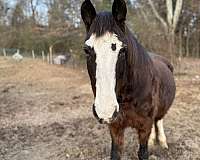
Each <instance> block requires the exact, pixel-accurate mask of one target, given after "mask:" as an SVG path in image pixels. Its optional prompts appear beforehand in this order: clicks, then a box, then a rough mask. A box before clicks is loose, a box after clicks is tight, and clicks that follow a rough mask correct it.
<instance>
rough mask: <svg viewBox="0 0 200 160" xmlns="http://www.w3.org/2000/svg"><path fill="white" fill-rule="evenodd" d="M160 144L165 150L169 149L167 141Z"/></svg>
mask: <svg viewBox="0 0 200 160" xmlns="http://www.w3.org/2000/svg"><path fill="white" fill-rule="evenodd" d="M159 144H160V146H161V147H162V148H163V149H169V147H168V144H167V142H166V141H160V142H159Z"/></svg>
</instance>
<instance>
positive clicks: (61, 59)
mask: <svg viewBox="0 0 200 160" xmlns="http://www.w3.org/2000/svg"><path fill="white" fill-rule="evenodd" d="M66 60H67V58H66V56H65V55H59V56H57V57H56V58H54V59H53V63H54V64H59V65H61V64H64V63H65V61H66Z"/></svg>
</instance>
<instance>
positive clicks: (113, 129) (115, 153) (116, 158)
mask: <svg viewBox="0 0 200 160" xmlns="http://www.w3.org/2000/svg"><path fill="white" fill-rule="evenodd" d="M109 128H110V134H111V138H112V146H111V147H112V148H111V160H120V159H121V155H122V150H123V144H124V129H123V128H121V127H119V126H112V125H111V126H109Z"/></svg>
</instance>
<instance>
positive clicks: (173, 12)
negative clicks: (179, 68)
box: [148, 0, 183, 61]
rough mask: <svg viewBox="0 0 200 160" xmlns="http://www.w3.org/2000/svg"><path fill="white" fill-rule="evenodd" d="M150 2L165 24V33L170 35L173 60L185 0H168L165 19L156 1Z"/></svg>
mask: <svg viewBox="0 0 200 160" xmlns="http://www.w3.org/2000/svg"><path fill="white" fill-rule="evenodd" d="M148 1H149V4H150V6H151V8H152V11H153V13H154V15H155V16H156V18H157V19H158V20H159V21H160V22H161V24H162V25H163V28H164V31H165V34H166V35H168V41H169V44H170V54H171V60H172V61H173V57H174V56H173V55H174V51H175V31H176V28H177V24H178V21H179V17H180V14H181V10H182V7H183V0H176V3H173V0H166V8H167V11H166V13H167V18H166V19H164V18H163V17H162V16H161V15H160V14H159V12H158V10H157V9H156V7H155V5H154V2H153V1H152V0H148Z"/></svg>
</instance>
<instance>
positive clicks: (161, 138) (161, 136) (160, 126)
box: [157, 119, 168, 149]
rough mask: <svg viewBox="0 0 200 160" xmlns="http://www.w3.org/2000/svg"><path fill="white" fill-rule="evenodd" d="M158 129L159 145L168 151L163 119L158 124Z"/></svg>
mask: <svg viewBox="0 0 200 160" xmlns="http://www.w3.org/2000/svg"><path fill="white" fill-rule="evenodd" d="M157 127H158V140H159V143H160V145H161V146H162V147H163V148H166V149H168V145H167V139H166V136H165V132H164V127H163V119H161V120H160V121H158V122H157Z"/></svg>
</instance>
